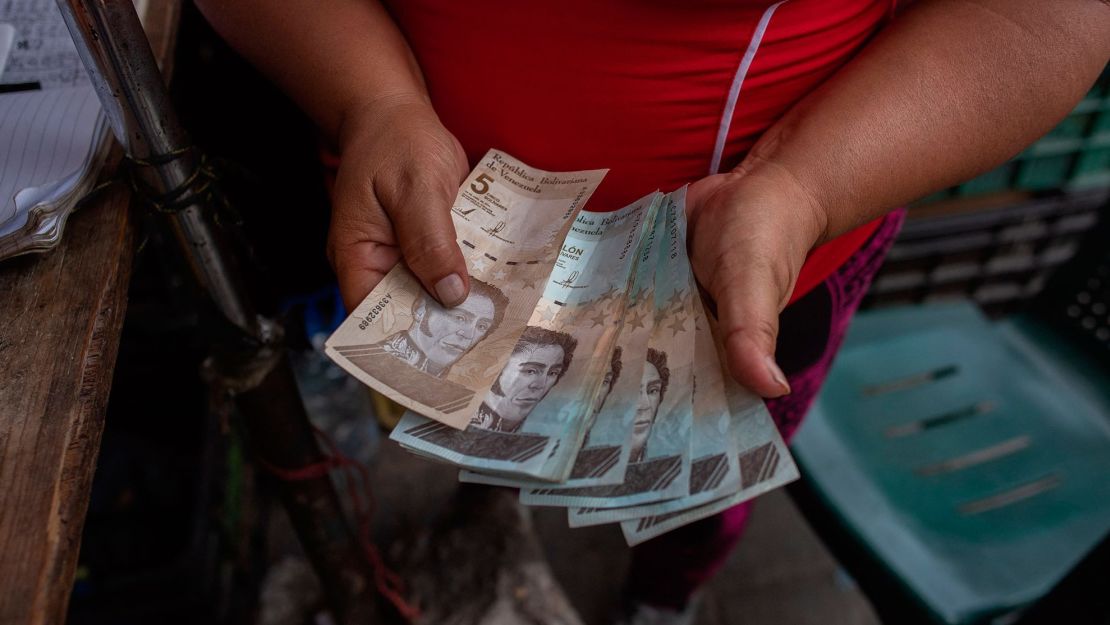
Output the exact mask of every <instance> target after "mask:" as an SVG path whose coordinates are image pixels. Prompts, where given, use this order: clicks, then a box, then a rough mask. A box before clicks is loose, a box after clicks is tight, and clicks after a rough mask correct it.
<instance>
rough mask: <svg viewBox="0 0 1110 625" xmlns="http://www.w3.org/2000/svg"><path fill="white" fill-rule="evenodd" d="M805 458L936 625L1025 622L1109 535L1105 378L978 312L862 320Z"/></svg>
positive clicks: (1051, 341) (914, 310)
mask: <svg viewBox="0 0 1110 625" xmlns="http://www.w3.org/2000/svg"><path fill="white" fill-rule="evenodd" d="M793 449H794V453H795V458H796V459H797V461H798V464H799V466H800V467H801V469H802V473H803V479H805V480H806V481H807V482H808V483H809V485H810V486H811V487H812V488H813V490H814V491H815V492H816V493H817V494H818V497H819V499H820V500H821V501H822V503H823V504H824V505H825V506H827V507H828V508H829V509H830V510H831V511H832V513H833V516H834V517H835V518H837V519H839V521H840V523H841V524H842V525H843V526H844V528H845V529H846V530H847V532H848V534H849V535H851V536H852V537H853V538H854V539H855V540H857V541H859V542H860V543H862V544H863V546H864V547H865V551H867V552H868V553H870V554H872V555H873V557H874V559H875V560H876V562H877V563H878V564H879V565H880V566H881V567H882V568H883V569H885V570H886V571H888V572H889V574H890V575H891V576H893V577H894V578H895V579H897V580H898V581H899V582H900V583H901V585H902V586H903V587H905V588H906V589H907V590H908V591H909V593H910V594H911V595H912V596H914V597H916V599H917V601H918V603H919V604H920V606H923V607H924V610H925V611H926V612H927V613H928V614H929V616H930V617H931V618H932V619H933V620H935V621H936V622H938V623H947V624H952V625H956V624H964V623H985V622H989V621H990V620H991V619H993V618H995V617H998V616H1000V615H1006V614H1010V613H1013V612H1015V611H1018V610H1020V609H1021V608H1022V607H1024V606H1027V605H1029V604H1030V603H1031V602H1033V601H1035V600H1036V599H1037V598H1039V597H1041V596H1042V595H1044V594H1045V593H1046V592H1047V591H1048V590H1049V589H1050V588H1052V586H1053V585H1055V584H1056V583H1057V582H1058V581H1059V580H1060V579H1062V578H1063V577H1064V575H1065V574H1067V572H1068V571H1069V570H1070V569H1071V568H1072V567H1073V566H1074V565H1075V564H1076V563H1077V562H1079V561H1080V560H1081V559H1082V558H1083V556H1084V554H1086V553H1087V552H1088V551H1089V550H1090V549H1092V548H1093V547H1094V546H1095V545H1096V544H1098V542H1099V541H1100V540H1101V539H1102V538H1103V537H1104V536H1106V535H1108V533H1110V388H1108V380H1107V378H1106V377H1105V376H1104V375H1102V374H1100V372H1099V369H1098V368H1097V367H1093V366H1091V363H1090V362H1089V361H1086V360H1085V357H1084V356H1083V355H1082V354H1079V353H1078V352H1071V351H1068V350H1067V349H1066V346H1062V345H1061V344H1060V342H1059V341H1058V340H1057V339H1055V338H1054V337H1053V336H1052V335H1051V334H1048V333H1046V332H1045V331H1044V330H1043V328H1042V327H1041V326H1038V325H1037V324H1035V323H1030V322H1024V321H1022V322H1002V323H992V322H990V321H988V320H987V319H986V318H985V317H983V316H982V314H981V313H979V311H978V310H977V309H976V308H975V307H974V306H972V305H971V304H967V303H956V304H945V305H933V306H924V307H907V308H898V309H884V310H877V311H869V312H866V313H861V314H860V315H858V317H857V319H856V321H855V322H854V323H853V326H852V328H851V331H850V332H849V335H848V337H847V339H846V341H845V343H844V347H843V349H842V350H841V353H840V355H839V356H838V359H837V362H836V364H835V366H834V367H833V369H832V371H831V373H830V375H829V378H828V381H827V382H826V384H825V389H824V391H823V392H822V394H821V395H820V397H819V398H818V400H817V402H816V403H815V406H814V408H813V409H812V411H811V413H810V414H809V416H808V417H807V419H806V421H805V423H804V425H803V426H802V428H801V430H800V431H799V433H798V435H797V437H796V438H795V441H794V445H793Z"/></svg>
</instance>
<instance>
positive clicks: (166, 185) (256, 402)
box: [57, 0, 376, 625]
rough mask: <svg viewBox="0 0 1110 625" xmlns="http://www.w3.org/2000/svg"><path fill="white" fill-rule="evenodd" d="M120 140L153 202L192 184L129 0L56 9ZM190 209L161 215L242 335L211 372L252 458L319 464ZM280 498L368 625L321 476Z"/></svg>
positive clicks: (328, 577)
mask: <svg viewBox="0 0 1110 625" xmlns="http://www.w3.org/2000/svg"><path fill="white" fill-rule="evenodd" d="M57 2H58V6H59V8H60V9H61V11H62V15H63V16H64V18H65V21H66V24H67V26H68V27H69V31H70V34H71V36H72V37H73V40H74V42H75V43H76V44H77V50H78V52H79V53H80V56H81V60H82V62H83V63H84V65H85V67H86V69H87V70H88V72H89V75H90V78H91V79H92V82H93V85H94V87H95V88H96V91H97V95H98V96H99V97H100V101H101V105H102V106H103V108H104V112H105V114H106V115H107V117H108V119H109V121H110V123H111V126H112V130H113V131H114V133H115V135H116V138H117V139H118V140H119V142H120V143H121V144H123V146H124V148H125V150H126V151H127V155H128V156H129V157H130V158H132V159H136V160H140V161H143V162H147V163H152V164H153V166H148V167H144V168H143V169H144V170H145V171H144V172H143V176H144V179H145V181H146V182H147V184H149V185H150V186H151V188H153V189H154V190H156V191H157V192H158V193H167V192H169V191H172V190H175V189H179V188H181V187H182V186H183V185H189V184H190V181H191V180H193V179H194V177H195V176H196V174H197V172H198V166H199V165H200V159H199V156H198V155H197V154H196V153H195V152H194V151H192V150H191V149H189V148H190V144H189V141H188V137H187V136H186V133H185V131H184V129H183V128H182V127H181V125H180V123H179V122H178V119H177V115H176V114H175V112H174V108H173V106H172V104H171V102H170V98H169V94H168V92H167V90H166V88H165V84H164V83H163V81H162V75H161V73H160V72H159V70H158V65H157V62H156V61H155V58H154V53H153V51H152V50H151V48H150V43H149V42H148V41H147V38H146V33H145V32H144V31H143V28H142V24H141V23H140V21H139V17H138V15H137V14H136V12H135V9H134V7H133V5H132V3H131V1H130V0H57ZM214 208H215V207H212V206H204V205H202V204H201V203H200V201H199V200H198V202H197V203H194V204H191V205H189V206H186V207H184V208H182V209H181V210H175V211H173V212H171V213H170V214H169V220H170V223H171V224H172V226H173V229H174V232H175V234H176V237H177V239H178V242H179V244H180V245H181V249H182V251H183V253H184V255H185V257H186V258H187V259H188V262H189V265H190V267H191V269H192V271H193V274H194V275H195V276H196V278H197V280H198V282H199V283H200V285H201V286H202V287H203V288H204V289H205V290H206V291H207V293H208V295H209V296H210V297H211V298H212V301H213V302H214V303H215V305H216V307H217V308H218V309H219V310H220V312H221V313H222V314H223V316H224V317H226V319H227V321H228V322H230V323H231V324H233V325H234V326H235V327H237V328H238V329H239V330H241V332H242V333H243V334H244V335H246V337H248V339H249V340H246V341H234V340H230V341H225V342H224V343H223V344H217V345H215V346H214V350H213V356H212V358H210V359H209V360H210V366H209V367H208V372H207V373H208V374H209V375H210V376H212V377H213V378H214V381H215V383H217V384H219V385H220V386H221V387H222V388H223V389H225V390H227V391H229V392H231V393H233V394H234V395H235V397H236V400H237V403H238V406H239V409H240V412H241V413H242V415H243V423H244V427H245V429H246V431H247V434H248V437H249V439H250V441H251V445H252V447H253V448H254V450H255V452H256V453H257V454H258V455H259V456H260V457H261V458H262V459H263V460H265V461H266V462H267V463H269V464H270V465H273V466H276V467H279V468H282V469H287V470H292V469H297V468H301V467H305V466H309V465H317V464H319V463H321V462H323V461H324V460H325V458H324V456H323V455H322V454H321V453H320V450H319V447H318V446H317V444H316V440H315V437H314V433H313V430H312V427H311V425H310V423H309V421H308V417H307V415H306V413H305V411H304V404H303V402H302V401H301V398H300V395H299V393H298V391H297V388H296V384H295V381H294V379H293V375H292V371H291V369H290V367H289V362H288V359H287V358H286V357H285V352H284V348H283V346H282V344H281V330H280V328H279V327H278V326H277V325H276V324H274V323H273V322H271V321H269V320H267V319H265V318H262V317H259V316H258V315H257V313H256V310H255V307H254V305H253V303H252V302H251V300H250V298H249V296H248V295H247V293H248V292H247V290H246V289H245V288H244V283H243V280H242V277H241V275H240V273H239V269H238V267H237V265H236V262H235V257H234V254H233V253H232V251H231V248H230V247H229V245H228V244H227V242H226V241H225V239H224V237H223V236H221V232H220V228H219V226H218V225H217V224H216V223H215V220H214V218H213V212H212V210H213V209H214ZM280 483H281V496H282V500H283V502H284V504H285V508H286V510H287V512H288V513H289V516H290V519H291V521H292V522H293V526H294V528H295V529H296V531H297V534H298V537H299V538H300V541H301V544H302V545H303V546H304V548H305V551H306V552H307V554H308V556H309V558H310V560H311V561H312V562H313V565H314V567H315V569H316V573H317V575H319V576H320V579H321V582H322V585H323V588H324V591H325V593H326V594H327V595H328V597H329V600H330V603H331V606H332V609H333V613H334V614H335V616H336V617H337V618H338V619H339V621H340V622H341V623H345V624H351V625H353V624H355V623H360V624H361V623H369V622H373V621H374V620H376V619H375V618H374V614H375V613H374V610H375V600H374V599H375V596H374V590H373V587H372V584H371V580H372V579H373V577H372V572H371V571H370V569H369V565H368V563H367V561H366V559H365V558H364V557H363V554H362V551H361V549H360V548H359V546H358V543H357V541H356V540H355V538H354V536H353V534H352V533H351V530H350V527H349V526H348V525H347V523H346V521H345V518H344V516H343V511H342V507H341V505H340V502H339V498H338V496H337V495H336V492H335V488H334V486H333V485H332V482H331V480H330V479H329V478H328V477H327V476H326V475H325V476H322V477H314V478H309V479H303V480H295V481H290V480H282V481H281V482H280Z"/></svg>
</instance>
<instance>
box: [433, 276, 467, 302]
mask: <svg viewBox="0 0 1110 625" xmlns="http://www.w3.org/2000/svg"><path fill="white" fill-rule="evenodd" d="M435 288H436V297H437V298H439V301H440V303H442V304H443V305H444V306H457V305H459V304H461V303H462V301H463V299H465V298H466V289H465V288H464V287H463V281H462V278H460V277H459V274H457V273H453V274H451V275H449V276H447V277H445V278H440V279H439V282H436V287H435Z"/></svg>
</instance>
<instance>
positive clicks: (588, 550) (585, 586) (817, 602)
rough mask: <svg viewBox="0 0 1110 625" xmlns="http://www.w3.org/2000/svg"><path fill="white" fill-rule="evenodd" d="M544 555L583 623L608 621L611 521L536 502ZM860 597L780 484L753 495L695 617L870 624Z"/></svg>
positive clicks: (615, 550) (775, 624) (616, 551)
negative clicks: (579, 519) (585, 519)
mask: <svg viewBox="0 0 1110 625" xmlns="http://www.w3.org/2000/svg"><path fill="white" fill-rule="evenodd" d="M535 518H536V524H537V527H538V528H539V531H540V533H541V535H542V536H543V537H544V539H545V543H546V544H547V545H548V559H549V560H550V562H551V566H552V568H553V569H554V571H555V575H556V577H558V579H559V581H560V583H562V585H563V588H564V589H565V590H566V591H567V594H568V595H569V596H570V599H571V601H572V602H573V603H574V605H575V607H576V608H577V609H578V611H579V613H580V614H581V615H582V618H583V619H584V620H585V621H586V623H587V624H588V625H603V624H606V623H610V622H611V619H610V615H611V614H612V610H613V609H614V608H615V601H616V598H617V597H618V593H619V591H620V586H621V582H622V579H623V573H624V570H625V567H626V566H627V547H625V546H624V540H623V538H622V537H621V535H620V532H619V531H618V530H617V529H616V528H614V527H608V526H602V527H596V528H580V529H574V530H571V529H568V528H567V527H566V515H565V513H562V511H561V510H557V509H537V510H536V512H535ZM878 622H879V621H878V619H877V618H876V616H875V614H874V612H873V611H872V610H871V607H870V605H869V604H868V603H867V600H866V599H865V598H864V596H863V595H862V594H861V593H860V592H859V590H858V589H857V588H856V587H855V585H854V584H853V583H852V582H851V580H850V579H849V578H847V577H846V576H845V575H844V574H843V573H841V572H839V571H838V569H837V566H836V563H835V561H833V559H832V557H831V556H830V555H829V552H828V551H827V550H826V549H825V547H824V546H823V545H822V544H821V542H820V541H819V540H818V539H817V537H816V536H815V535H814V534H813V532H812V531H811V530H810V529H809V527H808V526H807V525H806V522H805V521H804V520H803V519H802V516H801V514H800V513H799V512H798V510H797V509H796V508H795V507H794V504H793V503H791V501H790V498H789V497H787V495H786V494H785V493H784V492H783V491H775V492H772V493H769V494H767V495H764V496H763V497H762V498H760V500H759V503H758V504H757V505H756V506H755V509H754V511H753V512H752V517H751V519H750V521H749V524H748V528H747V532H746V534H745V536H744V538H743V540H742V541H741V542H740V545H739V546H738V547H737V548H736V551H735V552H733V554H732V556H731V557H730V559H729V561H728V564H727V565H726V566H725V568H724V569H723V570H722V571H721V572H720V574H718V576H717V577H716V578H715V579H714V580H713V581H712V582H711V583H710V584H709V587H708V588H707V590H706V593H705V595H704V598H703V602H702V605H701V610H700V613H699V615H698V620H697V621H696V623H697V625H741V624H743V625H809V624H813V625H872V624H877V623H878Z"/></svg>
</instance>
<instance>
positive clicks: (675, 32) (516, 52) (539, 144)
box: [385, 0, 892, 299]
mask: <svg viewBox="0 0 1110 625" xmlns="http://www.w3.org/2000/svg"><path fill="white" fill-rule="evenodd" d="M385 3H386V5H387V7H388V8H389V10H390V11H391V12H392V14H393V16H394V18H395V19H396V20H397V23H398V25H399V27H400V29H401V31H402V32H403V33H404V35H405V37H406V38H407V40H408V42H409V44H410V46H411V47H412V49H413V52H414V53H415V55H416V58H417V61H418V62H419V64H420V67H421V69H422V70H423V72H424V77H425V80H426V81H427V86H428V91H429V93H430V94H431V98H432V102H433V105H434V106H435V109H436V111H437V112H438V113H439V116H440V118H441V119H442V120H443V123H444V124H445V126H446V127H447V128H448V129H449V130H450V131H451V132H453V133H454V134H455V136H456V137H458V139H459V141H460V142H461V143H462V145H463V148H465V150H466V153H467V157H468V158H469V159H470V162H471V165H473V164H474V163H475V162H476V161H477V159H478V158H479V157H481V155H482V154H484V153H485V151H486V150H487V149H489V148H491V147H496V148H499V149H502V150H505V151H507V152H509V153H510V154H512V155H513V156H516V157H517V158H520V159H522V160H523V161H525V162H527V163H529V164H532V165H535V166H536V167H540V168H543V169H550V170H574V169H590V168H609V170H610V172H609V175H608V176H606V178H605V181H604V182H603V183H602V184H601V186H600V188H599V189H598V190H597V192H596V193H595V194H594V196H593V198H592V199H591V200H590V204H589V206H588V208H589V209H590V210H595V211H601V210H613V209H616V208H619V207H621V206H625V205H626V204H628V203H630V202H632V201H633V200H635V199H637V198H639V197H641V196H643V195H645V194H647V193H649V192H651V191H653V190H655V189H656V188H660V189H662V190H664V191H669V190H672V189H675V188H677V187H679V186H681V185H683V184H686V183H688V182H693V181H695V180H697V179H699V178H702V177H704V176H706V175H708V174H710V173H712V172H714V171H728V170H729V169H731V168H733V167H735V166H736V165H737V164H739V162H740V161H741V160H742V159H743V157H744V155H745V154H746V153H747V151H748V149H749V148H751V146H752V144H753V143H755V141H756V140H757V139H758V138H759V136H760V135H761V134H762V133H763V132H764V131H765V130H766V129H767V128H768V127H769V126H771V124H773V123H774V122H775V121H776V120H777V119H779V117H781V116H782V115H783V114H784V113H785V112H786V111H787V110H788V109H789V108H790V106H791V105H793V104H794V103H795V102H797V101H798V100H799V99H800V98H802V97H803V96H805V95H806V94H807V93H809V92H810V91H812V90H813V89H814V88H815V87H817V86H818V85H820V84H821V83H822V82H823V81H824V80H825V79H827V78H828V77H829V76H830V75H832V74H833V73H834V72H835V71H836V70H837V69H838V68H840V67H841V66H842V65H843V64H844V63H845V62H846V61H847V60H848V59H849V58H851V57H852V55H853V54H855V53H856V52H857V51H858V50H859V49H860V48H861V47H862V46H863V45H864V44H865V43H866V42H867V40H868V39H869V38H870V37H871V36H872V35H873V34H874V33H875V32H876V31H877V30H878V29H879V28H880V26H881V25H882V23H883V22H884V21H885V18H886V17H887V16H888V15H889V13H890V9H891V6H892V1H891V0H786V1H785V2H778V3H771V2H767V1H766V0H757V1H751V0H692V1H690V2H675V1H667V0H533V1H530V2H504V1H503V0H468V1H466V2H458V1H454V0H386V2H385ZM876 226H877V222H872V223H870V224H867V225H865V226H861V227H860V228H857V229H856V230H854V231H852V232H849V233H847V234H845V235H843V236H841V237H839V238H837V239H835V240H833V241H830V242H828V243H826V244H824V245H822V246H820V247H818V248H816V249H814V250H813V251H812V252H811V253H810V255H809V258H808V259H807V260H806V263H805V265H804V267H803V268H802V272H801V276H800V277H799V279H798V284H797V286H796V288H795V291H794V295H793V298H792V299H796V298H797V297H800V296H801V295H803V294H804V293H806V292H807V291H809V290H810V289H812V288H813V287H814V286H816V285H817V284H819V283H820V282H821V281H823V280H824V279H825V278H826V277H828V275H829V274H830V273H832V272H833V271H834V270H836V268H837V267H839V266H840V265H841V264H842V263H843V262H844V261H845V260H847V258H848V257H849V256H850V255H851V254H852V253H853V252H855V251H856V250H857V249H859V247H860V245H861V244H862V243H863V242H864V240H865V239H866V238H867V237H868V236H869V235H870V234H871V233H872V232H873V231H874V229H875V227H876Z"/></svg>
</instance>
